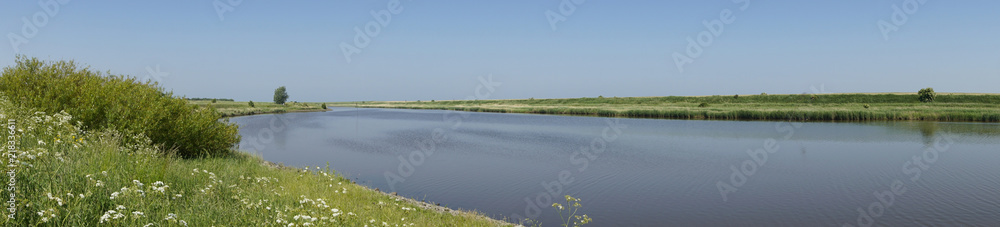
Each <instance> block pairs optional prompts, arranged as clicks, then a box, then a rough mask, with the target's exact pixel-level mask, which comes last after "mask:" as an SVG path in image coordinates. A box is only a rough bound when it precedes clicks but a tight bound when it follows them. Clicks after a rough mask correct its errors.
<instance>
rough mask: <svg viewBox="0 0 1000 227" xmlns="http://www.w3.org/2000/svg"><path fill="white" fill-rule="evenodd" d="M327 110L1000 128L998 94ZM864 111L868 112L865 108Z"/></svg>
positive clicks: (416, 104)
mask: <svg viewBox="0 0 1000 227" xmlns="http://www.w3.org/2000/svg"><path fill="white" fill-rule="evenodd" d="M327 105H329V106H344V107H354V106H358V107H366V108H405V109H445V110H460V111H476V112H499V113H535V114H565V115H584V116H602V117H630V118H667V119H708V120H786V119H805V120H809V121H886V120H889V121H891V120H925V121H972V122H1000V94H963V93H942V94H938V96H937V99H936V100H935V101H934V102H931V103H924V102H920V101H919V100H918V98H917V94H915V93H881V94H819V95H815V96H814V95H739V97H735V96H669V97H626V98H618V97H614V98H606V97H598V98H573V99H517V100H475V101H406V102H377V101H376V102H372V101H368V102H363V103H362V102H339V103H328V104H327ZM866 105H867V106H868V107H867V108H866Z"/></svg>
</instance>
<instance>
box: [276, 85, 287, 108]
mask: <svg viewBox="0 0 1000 227" xmlns="http://www.w3.org/2000/svg"><path fill="white" fill-rule="evenodd" d="M285 101H288V91H286V90H285V86H281V87H278V89H274V104H278V105H282V104H285Z"/></svg>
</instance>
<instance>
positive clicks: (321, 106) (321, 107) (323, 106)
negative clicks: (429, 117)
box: [319, 100, 433, 110]
mask: <svg viewBox="0 0 1000 227" xmlns="http://www.w3.org/2000/svg"><path fill="white" fill-rule="evenodd" d="M432 102H433V100H432ZM319 108H320V109H324V110H325V109H326V103H323V105H320V106H319Z"/></svg>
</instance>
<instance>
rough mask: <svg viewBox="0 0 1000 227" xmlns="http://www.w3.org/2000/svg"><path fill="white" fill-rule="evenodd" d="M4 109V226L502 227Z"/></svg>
mask: <svg viewBox="0 0 1000 227" xmlns="http://www.w3.org/2000/svg"><path fill="white" fill-rule="evenodd" d="M0 110H2V111H3V113H2V114H3V115H4V117H5V118H7V119H14V122H15V123H14V124H13V125H14V127H15V131H16V136H17V140H16V141H17V145H18V147H17V150H18V151H19V153H18V157H19V159H18V161H17V162H18V163H19V165H17V167H16V168H15V170H16V184H15V186H14V187H15V188H16V189H15V193H16V195H17V203H16V204H17V205H16V208H17V212H16V215H15V218H14V219H11V218H3V221H2V222H3V225H4V226H15V225H24V226H26V225H56V226H92V225H99V224H108V225H117V226H146V225H147V224H150V223H152V224H153V225H154V226H185V223H187V225H189V226H213V225H214V226H261V225H264V226H276V225H282V226H292V225H294V226H309V225H314V226H333V225H345V226H363V225H372V226H374V225H378V226H381V225H382V223H383V222H384V223H386V224H388V225H390V226H396V225H399V226H411V225H415V226H427V225H431V226H495V225H498V224H499V222H496V221H492V220H488V219H486V218H484V217H482V216H477V215H476V214H474V213H468V212H463V213H457V214H451V213H447V212H439V211H435V210H434V209H426V205H422V204H418V203H415V202H413V201H409V200H403V199H400V198H396V197H392V196H390V195H385V194H382V193H379V192H375V191H371V190H368V189H367V188H365V187H363V186H359V185H356V184H353V183H351V182H350V181H349V180H347V179H344V178H342V177H340V176H338V175H337V174H336V173H335V172H334V171H333V170H331V169H330V168H319V167H309V168H308V170H305V169H291V168H280V167H276V166H274V165H266V164H265V163H263V162H262V161H261V160H260V159H259V158H257V157H253V156H249V155H245V154H241V153H233V154H231V155H227V156H224V157H205V158H196V159H180V158H176V157H171V156H169V155H163V154H161V152H160V149H159V148H157V147H155V146H151V145H148V144H143V145H129V146H123V145H120V144H121V143H120V139H121V137H141V136H129V135H121V134H116V133H106V132H100V133H86V132H82V131H79V130H78V128H76V127H75V126H72V125H71V124H70V122H72V121H73V119H72V117H71V116H68V115H64V114H56V115H45V114H29V112H31V111H17V110H15V109H12V108H11V105H9V104H7V103H4V104H2V105H0ZM4 121H5V122H6V121H7V120H6V119H4ZM3 160H4V165H5V166H6V165H7V164H8V163H7V159H6V158H5V159H3ZM3 193H4V195H7V193H9V192H8V191H4V192H3ZM4 200H6V198H5V199H4ZM5 205H6V204H5Z"/></svg>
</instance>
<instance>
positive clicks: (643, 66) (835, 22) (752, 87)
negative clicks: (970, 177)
mask: <svg viewBox="0 0 1000 227" xmlns="http://www.w3.org/2000/svg"><path fill="white" fill-rule="evenodd" d="M49 1H51V2H56V3H58V2H59V1H56V0H43V1H4V2H3V3H0V32H2V34H4V36H3V37H4V38H6V39H4V40H5V41H7V42H2V43H0V65H4V66H8V65H11V64H14V59H15V58H14V57H15V56H16V55H17V54H23V55H26V56H29V57H38V58H41V59H46V60H75V61H77V62H79V63H82V64H86V65H89V66H91V68H92V69H97V70H100V71H111V72H112V73H114V74H127V75H132V76H136V77H144V76H147V75H148V74H150V73H149V72H148V71H149V70H147V68H148V69H153V70H154V71H155V69H157V67H158V68H159V71H161V72H162V73H166V76H164V77H161V78H160V80H159V82H160V83H161V85H162V86H164V87H165V88H166V89H167V90H171V91H173V92H174V93H175V94H176V95H183V96H187V97H217V98H234V99H237V100H247V99H252V100H259V101H270V100H271V98H272V95H273V90H274V88H276V87H278V86H281V85H284V86H287V88H288V92H289V94H290V96H291V100H295V101H355V100H431V99H437V100H447V99H465V98H466V97H468V96H471V95H473V94H474V91H475V89H476V86H477V85H479V78H480V77H484V78H485V77H488V76H489V75H492V77H493V80H494V81H496V82H499V83H502V85H501V86H500V87H499V88H497V90H496V91H495V93H493V95H492V96H491V97H490V98H530V97H534V98H567V97H596V96H599V95H603V96H606V97H610V96H620V97H624V96H669V95H716V94H719V95H731V94H758V93H761V92H767V93H772V94H778V93H803V92H814V91H819V92H827V93H840V92H915V91H917V90H919V89H920V88H924V87H934V88H935V89H936V90H937V91H939V92H977V93H1000V89H998V86H997V84H1000V16H998V15H1000V13H998V12H1000V1H987V0H968V1H935V0H926V1H925V3H923V4H920V3H919V2H918V1H916V0H911V1H912V2H918V3H917V4H919V8H918V9H917V10H916V11H915V12H912V11H911V12H912V14H909V13H907V12H901V13H902V14H905V15H907V20H906V21H905V22H904V23H901V24H899V25H898V26H897V27H898V30H897V31H894V32H891V33H889V35H888V37H889V39H888V40H886V39H885V37H884V36H883V33H882V32H881V31H880V28H879V26H878V22H879V21H880V20H883V21H886V22H887V23H889V24H893V22H892V21H893V20H892V16H893V14H894V9H893V6H894V5H895V6H898V7H903V6H904V3H906V2H907V1H905V0H842V1H792V0H778V1H757V0H750V1H749V2H750V3H749V7H747V8H746V9H745V10H740V7H741V6H742V4H743V3H740V2H734V1H733V0H703V1H693V0H691V1H595V0H587V1H583V3H581V4H579V5H577V7H576V9H575V11H573V12H572V13H571V14H568V15H565V19H566V20H565V21H562V22H559V23H557V24H556V25H557V27H556V28H557V29H556V30H553V29H552V27H551V26H550V23H549V20H548V19H547V17H546V11H549V10H551V11H553V12H555V13H556V14H559V12H560V11H559V7H560V4H561V3H562V4H565V3H563V2H564V1H561V0H507V1H420V0H418V1H410V0H402V1H400V5H401V7H402V8H403V11H402V12H400V13H398V14H393V15H392V17H391V20H390V21H389V23H388V24H386V25H385V26H384V27H381V29H380V32H379V34H378V35H377V36H375V37H371V41H370V43H369V45H368V46H367V47H365V48H363V49H360V50H361V53H358V54H354V55H353V56H352V57H351V61H350V62H348V61H347V59H345V57H344V53H343V52H342V50H341V43H348V44H353V43H354V38H355V36H356V32H355V30H354V29H355V27H358V28H360V29H364V27H365V24H366V23H369V22H371V21H374V20H375V19H374V18H373V17H372V15H371V14H370V12H371V11H373V10H374V11H381V10H386V9H387V5H386V4H387V3H388V2H390V1H389V0H364V1H259V0H243V1H242V2H240V3H239V4H229V2H230V1H228V0H220V1H79V0H72V1H68V2H66V3H65V4H60V5H59V9H58V12H54V13H52V15H51V17H50V16H49V14H48V13H46V11H45V9H43V7H42V6H40V5H39V2H42V3H45V2H49ZM233 2H236V1H233ZM565 2H566V3H573V1H572V0H567V1H565ZM217 3H222V4H225V5H227V6H230V7H232V10H231V11H229V10H225V11H224V13H223V16H224V19H220V16H219V13H218V12H219V11H218V10H217V6H216V4H217ZM224 9H225V8H224ZM727 9H728V10H730V11H732V15H733V16H734V17H735V20H734V21H733V22H732V23H730V24H726V25H725V26H724V27H723V30H722V32H721V33H720V34H719V35H718V36H717V37H714V36H713V37H714V38H713V39H712V42H711V43H710V45H707V46H704V47H703V51H702V53H701V55H700V56H698V57H697V58H693V62H691V63H690V64H686V65H684V70H683V72H680V70H679V69H678V67H677V65H676V64H675V61H674V58H673V55H674V53H675V52H676V53H680V54H684V53H685V49H686V48H687V47H688V45H689V43H688V41H687V39H688V38H689V37H690V38H693V39H694V38H697V36H698V34H699V33H702V32H705V31H708V29H707V28H706V27H705V26H704V25H703V21H711V20H717V19H719V14H720V12H721V11H723V10H727ZM51 12H53V11H52V10H50V13H51ZM45 18H48V20H47V21H44V20H41V19H45ZM22 19H27V20H28V21H29V23H32V24H35V22H30V21H31V20H33V19H36V22H44V23H43V25H44V26H36V27H37V30H38V31H37V32H36V34H33V36H31V37H30V38H26V40H27V41H28V42H27V43H22V44H19V45H18V52H16V53H15V50H14V49H13V46H14V45H12V44H11V43H12V42H10V40H11V37H13V36H20V37H27V36H26V34H25V33H24V31H23V30H24V29H23V28H24V26H25V22H24V21H23V20H22ZM39 20H41V21H39ZM897 21H898V20H897ZM893 26H896V25H893ZM29 30H30V29H29ZM29 33H30V31H29ZM161 75H162V74H161Z"/></svg>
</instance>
